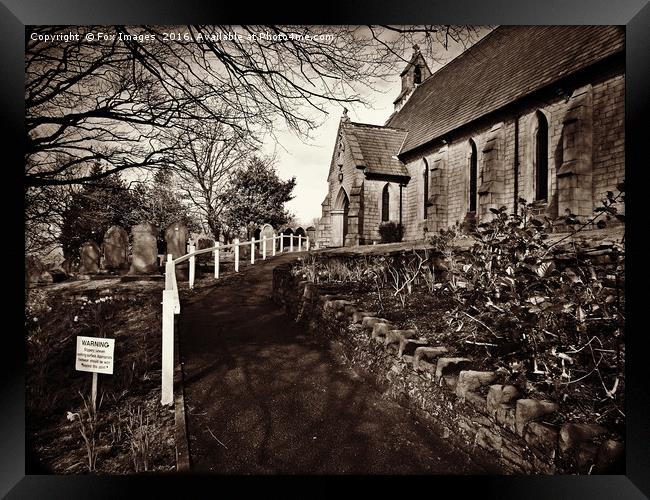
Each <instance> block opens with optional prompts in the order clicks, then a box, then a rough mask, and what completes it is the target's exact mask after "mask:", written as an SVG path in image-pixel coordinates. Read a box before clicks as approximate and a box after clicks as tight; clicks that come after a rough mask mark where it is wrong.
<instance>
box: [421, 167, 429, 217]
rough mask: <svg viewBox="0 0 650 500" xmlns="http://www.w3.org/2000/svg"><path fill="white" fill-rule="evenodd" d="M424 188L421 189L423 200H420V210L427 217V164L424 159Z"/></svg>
mask: <svg viewBox="0 0 650 500" xmlns="http://www.w3.org/2000/svg"><path fill="white" fill-rule="evenodd" d="M423 175H424V189H423V195H424V196H423V200H422V210H423V213H424V218H425V219H426V218H427V203H428V202H429V164H428V163H427V160H424V174H423Z"/></svg>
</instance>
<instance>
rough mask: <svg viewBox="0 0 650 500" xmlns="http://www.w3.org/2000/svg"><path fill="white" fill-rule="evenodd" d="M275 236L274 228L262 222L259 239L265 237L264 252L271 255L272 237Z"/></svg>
mask: <svg viewBox="0 0 650 500" xmlns="http://www.w3.org/2000/svg"><path fill="white" fill-rule="evenodd" d="M274 236H275V229H273V226H271V224H264V225H263V226H262V230H261V231H260V240H263V239H264V238H265V237H266V254H267V255H271V245H273V237H274ZM259 248H262V243H261V242H260V244H259Z"/></svg>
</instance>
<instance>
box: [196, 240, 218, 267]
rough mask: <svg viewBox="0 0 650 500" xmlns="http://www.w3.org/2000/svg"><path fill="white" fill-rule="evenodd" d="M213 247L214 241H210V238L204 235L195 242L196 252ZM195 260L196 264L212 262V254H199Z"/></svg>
mask: <svg viewBox="0 0 650 500" xmlns="http://www.w3.org/2000/svg"><path fill="white" fill-rule="evenodd" d="M213 246H214V240H212V238H210V237H209V236H206V235H201V236H199V237H198V239H197V241H196V249H197V250H203V249H204V248H212V247H213ZM196 259H197V262H212V260H213V256H212V252H209V253H204V254H201V255H199V256H198V257H197V258H196Z"/></svg>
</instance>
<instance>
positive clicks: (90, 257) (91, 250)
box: [79, 240, 101, 274]
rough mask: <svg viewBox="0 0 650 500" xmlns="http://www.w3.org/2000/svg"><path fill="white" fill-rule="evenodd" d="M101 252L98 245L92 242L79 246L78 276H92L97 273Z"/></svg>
mask: <svg viewBox="0 0 650 500" xmlns="http://www.w3.org/2000/svg"><path fill="white" fill-rule="evenodd" d="M100 257H101V250H100V248H99V245H98V244H97V243H95V242H94V241H92V240H88V241H86V242H85V243H84V244H83V245H81V250H80V251H79V274H94V273H98V272H99V259H100Z"/></svg>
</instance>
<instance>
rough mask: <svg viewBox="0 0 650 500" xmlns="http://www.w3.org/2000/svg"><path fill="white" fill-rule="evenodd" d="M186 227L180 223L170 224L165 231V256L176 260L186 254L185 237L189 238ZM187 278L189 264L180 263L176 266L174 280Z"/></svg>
mask: <svg viewBox="0 0 650 500" xmlns="http://www.w3.org/2000/svg"><path fill="white" fill-rule="evenodd" d="M189 234H190V233H189V231H188V230H187V226H186V225H185V224H183V223H182V222H172V223H171V224H170V225H169V226H167V229H166V230H165V242H166V243H167V251H166V252H165V255H169V254H171V255H172V258H174V259H178V258H179V257H182V256H183V255H185V254H186V253H187V237H188V236H189ZM188 277H189V262H187V261H185V262H181V263H180V264H178V265H177V266H176V279H177V280H186V279H188Z"/></svg>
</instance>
